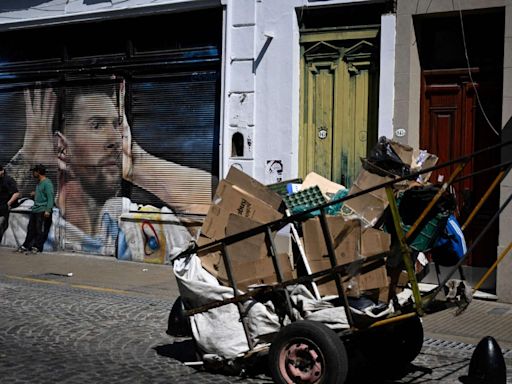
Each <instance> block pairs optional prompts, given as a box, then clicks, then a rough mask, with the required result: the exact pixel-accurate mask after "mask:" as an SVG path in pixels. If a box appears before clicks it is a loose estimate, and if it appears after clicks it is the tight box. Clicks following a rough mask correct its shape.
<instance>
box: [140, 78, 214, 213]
mask: <svg viewBox="0 0 512 384" xmlns="http://www.w3.org/2000/svg"><path fill="white" fill-rule="evenodd" d="M218 83H219V82H218V71H207V72H194V73H184V74H183V73H182V74H176V75H172V76H166V77H163V78H162V77H159V78H158V79H157V78H151V77H145V78H144V77H143V78H136V79H135V80H134V83H133V84H132V88H131V95H132V117H133V122H132V136H133V140H134V141H135V142H137V143H138V144H139V145H140V146H141V147H142V148H143V149H144V150H145V151H147V152H148V153H149V154H151V155H152V156H154V158H155V162H154V164H153V165H152V169H153V171H156V172H155V173H156V174H158V173H165V172H164V171H165V169H164V168H167V174H169V170H168V169H169V167H171V168H172V165H171V164H173V163H176V164H180V165H184V166H187V167H191V168H192V169H200V170H203V171H205V172H202V173H201V172H188V173H180V172H176V174H175V176H174V174H173V175H172V177H173V178H174V179H173V180H171V182H170V183H167V184H166V188H171V189H172V195H173V202H177V203H178V205H180V204H183V205H184V206H188V205H191V204H193V205H194V208H191V209H185V211H187V212H188V213H204V212H205V211H206V209H207V207H208V206H209V204H210V203H211V197H212V189H213V188H215V185H214V182H215V180H216V179H217V172H218V171H217V166H216V163H217V156H218V143H217V142H216V141H217V138H218V105H217V100H218V95H219V89H218V87H219V85H218ZM162 159H163V160H166V161H167V162H168V163H167V164H166V162H162V161H160V160H162ZM134 167H137V163H135V164H134ZM158 167H162V169H160V170H158V169H157V168H158ZM212 174H213V176H212ZM177 178H180V181H181V182H176V180H177ZM194 178H195V179H196V180H194ZM182 179H185V180H182ZM197 179H201V180H197ZM183 181H185V182H184V183H183ZM164 182H166V181H165V180H164V179H161V178H158V177H157V178H155V179H153V180H151V181H150V183H149V184H150V185H145V186H142V187H143V188H145V189H147V190H149V191H151V190H155V189H158V188H155V187H157V185H158V184H161V183H164ZM134 183H135V184H137V180H134ZM191 185H202V187H201V188H200V190H191ZM163 202H164V203H165V204H166V205H168V206H170V208H172V209H174V208H175V207H173V206H172V203H173V202H171V201H163ZM178 210H179V209H178ZM194 211H195V212H194Z"/></svg>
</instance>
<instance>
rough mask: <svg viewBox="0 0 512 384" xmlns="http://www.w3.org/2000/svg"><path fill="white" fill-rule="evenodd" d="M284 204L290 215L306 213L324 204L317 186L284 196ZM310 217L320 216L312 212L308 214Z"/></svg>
mask: <svg viewBox="0 0 512 384" xmlns="http://www.w3.org/2000/svg"><path fill="white" fill-rule="evenodd" d="M283 200H284V203H285V204H286V208H288V209H289V210H290V212H291V214H292V215H294V214H297V213H301V212H304V211H307V210H308V209H312V208H315V207H316V206H318V205H322V204H325V203H326V200H325V197H324V196H323V195H322V191H320V188H318V186H316V185H315V186H314V187H311V188H306V189H303V190H302V191H299V192H297V193H294V194H291V195H288V196H284V197H283ZM310 215H311V216H318V215H320V211H319V210H317V211H313V212H311V213H310Z"/></svg>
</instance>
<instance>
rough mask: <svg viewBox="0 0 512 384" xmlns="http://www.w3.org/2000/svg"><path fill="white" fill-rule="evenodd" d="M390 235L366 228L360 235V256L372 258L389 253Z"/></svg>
mask: <svg viewBox="0 0 512 384" xmlns="http://www.w3.org/2000/svg"><path fill="white" fill-rule="evenodd" d="M390 247H391V235H390V234H389V233H386V232H384V231H379V230H378V229H375V228H371V227H370V228H366V229H364V230H363V233H362V235H361V256H365V257H367V256H373V255H378V254H379V253H383V252H387V251H389V249H390Z"/></svg>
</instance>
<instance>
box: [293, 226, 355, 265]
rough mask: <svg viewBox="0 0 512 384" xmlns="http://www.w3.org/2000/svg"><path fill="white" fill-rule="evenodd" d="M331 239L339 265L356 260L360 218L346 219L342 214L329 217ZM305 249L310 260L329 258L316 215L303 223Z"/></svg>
mask: <svg viewBox="0 0 512 384" xmlns="http://www.w3.org/2000/svg"><path fill="white" fill-rule="evenodd" d="M327 224H328V225H329V232H330V234H331V240H332V242H333V245H334V253H335V255H336V261H337V263H338V265H342V264H345V263H349V262H351V261H354V260H356V257H357V253H358V243H359V237H360V230H361V226H360V223H359V221H358V220H344V219H343V217H342V216H329V217H327ZM302 233H303V235H304V249H305V251H306V256H307V258H308V260H310V261H318V260H328V258H329V256H328V254H327V246H326V244H325V239H324V235H323V232H322V226H321V225H320V219H319V218H318V217H314V218H311V219H308V220H306V221H304V222H303V223H302Z"/></svg>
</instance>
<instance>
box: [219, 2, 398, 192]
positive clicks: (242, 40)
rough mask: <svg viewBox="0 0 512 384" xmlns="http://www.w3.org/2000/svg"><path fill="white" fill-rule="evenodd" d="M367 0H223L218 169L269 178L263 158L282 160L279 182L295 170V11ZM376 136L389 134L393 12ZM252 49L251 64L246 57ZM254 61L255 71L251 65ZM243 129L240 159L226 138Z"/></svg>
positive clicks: (385, 40)
mask: <svg viewBox="0 0 512 384" xmlns="http://www.w3.org/2000/svg"><path fill="white" fill-rule="evenodd" d="M362 2H364V0H358V1H348V0H343V1H342V0H332V1H314V0H309V1H307V0H279V1H270V0H226V1H225V2H224V3H225V5H226V9H227V14H228V16H227V24H226V37H227V42H226V60H227V63H226V72H225V80H226V83H225V91H224V96H225V99H226V103H225V106H224V108H225V110H224V117H225V118H224V124H223V127H224V134H223V137H224V159H223V161H222V164H223V174H224V175H225V174H226V173H227V171H228V169H229V167H230V166H231V165H233V164H236V165H237V166H240V167H242V168H243V170H244V171H245V172H247V173H249V174H251V175H252V176H254V177H255V178H257V179H258V180H260V181H262V182H264V183H268V182H272V181H274V180H272V177H271V175H269V174H268V172H266V169H265V167H266V164H267V161H271V160H280V161H281V162H282V164H283V174H282V175H281V177H282V178H283V180H286V179H290V178H295V177H297V175H298V148H299V110H300V106H299V92H300V89H299V88H300V78H299V75H300V47H299V30H298V23H297V16H296V10H298V9H299V8H300V7H315V6H325V5H335V4H348V3H362ZM382 23H383V25H382V40H381V44H382V54H381V57H382V63H381V71H382V74H381V91H380V100H381V107H380V112H379V134H380V135H386V136H389V137H391V136H392V132H393V127H392V120H393V89H394V60H395V55H394V44H395V17H394V15H385V16H383V17H382ZM251 50H252V59H253V60H252V62H251V60H249V54H250V52H251ZM253 63H257V68H256V69H255V70H254V68H253V66H252V64H253ZM234 132H240V133H242V134H244V136H246V138H247V139H248V140H250V142H251V145H250V146H249V145H248V143H247V142H246V145H245V149H246V150H245V151H244V157H243V158H231V156H230V155H231V137H232V134H233V133H234Z"/></svg>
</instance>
